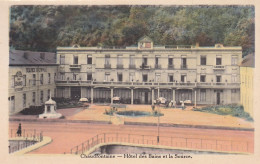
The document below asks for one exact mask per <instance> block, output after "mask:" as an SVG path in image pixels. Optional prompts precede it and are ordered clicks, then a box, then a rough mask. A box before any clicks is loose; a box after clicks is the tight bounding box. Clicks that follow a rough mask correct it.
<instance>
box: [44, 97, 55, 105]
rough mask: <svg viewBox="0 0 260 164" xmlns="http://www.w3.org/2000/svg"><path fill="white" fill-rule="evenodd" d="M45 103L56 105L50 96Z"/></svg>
mask: <svg viewBox="0 0 260 164" xmlns="http://www.w3.org/2000/svg"><path fill="white" fill-rule="evenodd" d="M45 105H56V102H55V101H54V100H52V99H51V97H50V99H49V100H48V101H46V102H45Z"/></svg>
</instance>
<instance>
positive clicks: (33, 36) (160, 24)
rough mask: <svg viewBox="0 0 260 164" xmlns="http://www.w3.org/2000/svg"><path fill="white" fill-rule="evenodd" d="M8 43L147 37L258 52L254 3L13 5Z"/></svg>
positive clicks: (32, 46)
mask: <svg viewBox="0 0 260 164" xmlns="http://www.w3.org/2000/svg"><path fill="white" fill-rule="evenodd" d="M10 15H11V16H10V47H12V48H15V49H20V50H33V51H52V52H55V50H56V47H57V46H71V45H72V44H76V43H77V44H80V45H81V46H115V45H116V46H129V45H133V44H137V43H136V42H137V40H138V39H139V38H140V37H142V36H143V35H147V36H149V37H150V38H152V39H153V40H154V42H155V44H157V45H176V44H177V45H187V44H188V45H191V44H195V42H199V43H200V45H201V46H212V45H214V44H215V43H223V44H224V45H225V46H242V47H243V54H244V55H246V54H248V53H251V52H254V42H255V38H254V36H255V19H254V16H255V11H254V7H253V6H12V7H11V8H10Z"/></svg>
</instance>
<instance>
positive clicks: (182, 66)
mask: <svg viewBox="0 0 260 164" xmlns="http://www.w3.org/2000/svg"><path fill="white" fill-rule="evenodd" d="M181 68H182V69H186V68H187V58H186V57H182V58H181Z"/></svg>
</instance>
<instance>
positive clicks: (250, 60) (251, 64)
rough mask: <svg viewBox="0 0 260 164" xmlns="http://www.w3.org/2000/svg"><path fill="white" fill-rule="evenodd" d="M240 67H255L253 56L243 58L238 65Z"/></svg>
mask: <svg viewBox="0 0 260 164" xmlns="http://www.w3.org/2000/svg"><path fill="white" fill-rule="evenodd" d="M240 67H255V55H254V54H248V55H247V56H245V57H244V59H243V61H242V62H241V64H240Z"/></svg>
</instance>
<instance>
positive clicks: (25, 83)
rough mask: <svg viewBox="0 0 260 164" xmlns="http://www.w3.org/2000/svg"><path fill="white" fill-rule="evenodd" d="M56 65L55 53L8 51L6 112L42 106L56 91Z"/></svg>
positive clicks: (13, 112)
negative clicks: (7, 109) (7, 105)
mask: <svg viewBox="0 0 260 164" xmlns="http://www.w3.org/2000/svg"><path fill="white" fill-rule="evenodd" d="M57 68H58V67H57V64H56V56H55V53H49V52H32V51H20V50H10V52H9V95H8V100H9V114H15V113H18V112H20V111H22V110H23V109H25V108H29V107H32V106H42V105H44V102H45V101H47V100H49V95H50V93H51V92H52V93H54V94H55V92H56V89H55V88H56V87H55V79H56V75H57V74H56V73H57Z"/></svg>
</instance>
